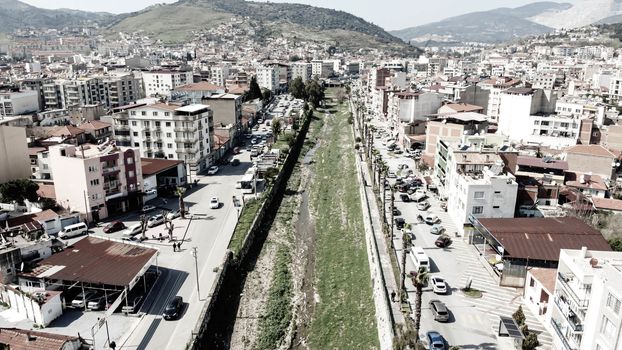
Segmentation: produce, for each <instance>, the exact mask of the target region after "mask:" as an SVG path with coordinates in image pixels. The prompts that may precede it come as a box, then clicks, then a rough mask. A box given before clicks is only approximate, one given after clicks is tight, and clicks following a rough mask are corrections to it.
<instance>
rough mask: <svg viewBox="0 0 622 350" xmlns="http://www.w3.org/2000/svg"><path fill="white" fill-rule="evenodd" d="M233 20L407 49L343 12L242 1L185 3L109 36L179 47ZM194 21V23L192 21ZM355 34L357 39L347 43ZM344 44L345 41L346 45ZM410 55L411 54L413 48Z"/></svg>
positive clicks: (128, 18)
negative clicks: (136, 36)
mask: <svg viewBox="0 0 622 350" xmlns="http://www.w3.org/2000/svg"><path fill="white" fill-rule="evenodd" d="M233 16H243V17H249V18H250V19H251V20H255V21H259V22H261V23H263V24H264V25H265V26H266V27H268V29H269V30H270V32H271V35H274V36H278V35H284V36H289V35H291V30H294V31H295V32H296V35H297V36H298V37H306V38H309V39H313V40H318V41H338V42H340V43H341V44H345V43H346V41H348V44H349V45H350V46H351V47H350V48H353V49H356V48H360V47H365V45H368V44H371V45H372V46H378V45H384V46H385V47H386V48H389V49H394V50H403V49H408V46H407V45H405V44H404V43H403V42H402V41H400V40H399V39H398V38H396V37H394V36H392V35H391V34H389V33H387V32H386V31H385V30H383V29H382V28H380V27H378V26H377V25H374V24H371V23H369V22H366V21H365V20H363V19H362V18H359V17H356V16H354V15H351V14H349V13H346V12H343V11H336V10H331V9H325V8H319V7H313V6H309V5H300V4H287V3H259V2H251V1H244V0H181V1H178V2H176V3H173V4H168V5H164V4H163V5H156V6H152V7H150V8H147V9H145V10H143V11H140V12H136V13H132V14H127V15H122V16H121V17H119V19H118V20H117V21H116V23H114V24H113V25H111V26H110V28H109V29H108V32H109V33H110V34H115V33H118V32H122V31H124V32H129V31H135V30H136V29H137V28H140V29H141V30H144V31H145V33H147V34H150V35H152V36H154V37H156V38H159V39H162V40H163V41H165V42H181V41H183V40H186V39H188V38H189V37H190V36H191V33H192V31H196V30H199V29H201V28H205V27H211V26H215V25H218V24H220V23H222V22H224V21H227V20H229V19H230V18H231V17H233ZM190 19H191V20H190ZM350 35H352V36H353V38H356V39H358V40H348V37H349V36H350ZM344 40H345V41H344ZM411 50H412V49H411Z"/></svg>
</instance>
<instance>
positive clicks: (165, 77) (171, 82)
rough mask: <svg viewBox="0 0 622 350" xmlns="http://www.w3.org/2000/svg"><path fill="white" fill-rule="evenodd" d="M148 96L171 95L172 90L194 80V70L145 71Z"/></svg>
mask: <svg viewBox="0 0 622 350" xmlns="http://www.w3.org/2000/svg"><path fill="white" fill-rule="evenodd" d="M142 76H143V86H144V87H145V94H146V96H156V95H157V96H169V95H170V93H171V90H173V89H175V88H176V87H178V86H182V85H186V84H189V83H192V82H193V77H192V71H151V72H143V73H142Z"/></svg>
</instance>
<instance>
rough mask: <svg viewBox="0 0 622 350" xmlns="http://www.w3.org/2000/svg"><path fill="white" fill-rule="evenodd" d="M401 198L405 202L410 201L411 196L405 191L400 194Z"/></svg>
mask: <svg viewBox="0 0 622 350" xmlns="http://www.w3.org/2000/svg"><path fill="white" fill-rule="evenodd" d="M400 199H401V200H402V202H405V203H408V202H410V196H409V195H407V194H405V193H402V194H400Z"/></svg>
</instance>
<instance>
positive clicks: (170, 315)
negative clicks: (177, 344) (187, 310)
mask: <svg viewBox="0 0 622 350" xmlns="http://www.w3.org/2000/svg"><path fill="white" fill-rule="evenodd" d="M183 305H184V299H183V298H182V297H180V296H176V297H174V298H173V299H172V300H171V301H169V303H168V304H167V305H166V308H165V309H164V313H163V314H162V317H164V319H165V320H173V319H178V318H179V317H180V316H181V308H182V306H183Z"/></svg>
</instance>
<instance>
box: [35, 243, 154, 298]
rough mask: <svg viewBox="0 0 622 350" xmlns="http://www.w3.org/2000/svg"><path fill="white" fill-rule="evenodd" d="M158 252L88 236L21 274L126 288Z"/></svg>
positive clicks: (152, 249)
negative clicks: (30, 270)
mask: <svg viewBox="0 0 622 350" xmlns="http://www.w3.org/2000/svg"><path fill="white" fill-rule="evenodd" d="M157 253H158V251H157V250H156V249H154V248H148V247H145V246H140V245H136V244H129V243H121V242H117V241H112V240H107V239H102V238H96V237H92V236H89V237H86V238H84V239H81V240H79V241H78V242H76V243H75V244H74V245H73V246H69V247H67V248H66V249H65V250H63V251H62V252H60V253H57V254H54V255H52V256H50V257H49V258H47V259H44V260H42V261H41V262H40V263H39V266H37V267H36V268H35V269H33V271H32V272H29V273H25V274H24V275H27V276H30V277H37V278H50V279H58V280H64V281H72V282H87V283H96V284H108V285H113V286H126V285H129V284H130V283H131V282H132V281H133V280H134V279H135V278H136V276H138V274H139V273H140V272H141V271H142V270H143V269H144V268H145V266H146V265H149V264H151V260H152V259H153V258H154V257H155V256H156V254H157Z"/></svg>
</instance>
